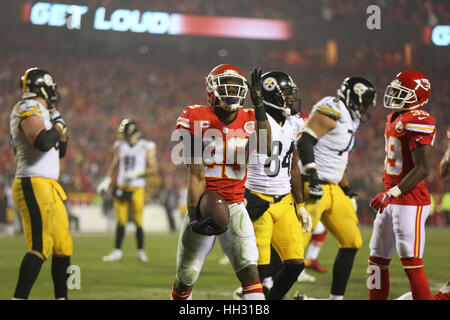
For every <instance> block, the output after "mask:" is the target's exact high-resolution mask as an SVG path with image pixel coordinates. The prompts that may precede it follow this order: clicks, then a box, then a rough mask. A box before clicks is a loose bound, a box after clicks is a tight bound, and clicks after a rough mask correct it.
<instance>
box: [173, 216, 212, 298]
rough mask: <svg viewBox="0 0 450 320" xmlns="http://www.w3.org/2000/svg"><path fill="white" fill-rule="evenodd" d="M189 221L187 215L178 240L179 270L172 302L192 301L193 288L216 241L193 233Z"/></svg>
mask: <svg viewBox="0 0 450 320" xmlns="http://www.w3.org/2000/svg"><path fill="white" fill-rule="evenodd" d="M189 221H190V220H189V216H188V215H186V216H185V217H184V221H183V224H182V226H181V229H180V235H179V238H178V246H177V268H176V278H175V282H174V284H173V287H172V295H171V299H172V300H192V287H193V286H194V284H195V282H196V281H197V279H198V276H199V275H200V271H201V270H202V267H203V263H204V262H205V259H206V257H207V256H208V254H209V253H210V252H211V250H212V248H213V247H214V242H215V239H216V237H215V236H203V235H200V234H197V233H195V232H193V231H192V230H191V228H190V226H189Z"/></svg>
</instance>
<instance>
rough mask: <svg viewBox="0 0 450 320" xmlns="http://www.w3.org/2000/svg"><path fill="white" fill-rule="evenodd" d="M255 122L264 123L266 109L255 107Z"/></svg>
mask: <svg viewBox="0 0 450 320" xmlns="http://www.w3.org/2000/svg"><path fill="white" fill-rule="evenodd" d="M255 120H256V121H266V120H267V114H266V109H265V108H264V107H256V108H255Z"/></svg>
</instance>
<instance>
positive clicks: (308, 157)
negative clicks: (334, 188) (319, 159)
mask: <svg viewBox="0 0 450 320" xmlns="http://www.w3.org/2000/svg"><path fill="white" fill-rule="evenodd" d="M336 125H337V121H336V119H335V118H333V117H331V116H329V115H327V114H324V113H322V112H320V111H316V112H313V114H312V115H311V117H310V118H309V119H308V121H307V122H306V125H305V128H304V130H303V133H302V136H301V138H300V140H299V141H298V143H297V151H298V155H299V157H300V160H301V161H302V165H303V172H305V173H306V175H307V177H308V182H309V187H308V194H309V196H310V198H311V199H320V198H321V197H322V194H323V190H322V187H321V185H320V183H319V177H318V175H317V168H316V163H315V162H314V146H315V145H316V143H317V142H318V141H319V139H320V138H321V137H323V136H324V135H325V134H326V133H327V132H329V131H331V130H333V129H334V128H336Z"/></svg>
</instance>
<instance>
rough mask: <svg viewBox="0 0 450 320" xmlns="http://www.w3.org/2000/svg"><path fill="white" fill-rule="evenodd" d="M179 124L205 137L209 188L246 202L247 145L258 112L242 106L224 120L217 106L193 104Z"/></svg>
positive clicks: (179, 118) (184, 111)
mask: <svg viewBox="0 0 450 320" xmlns="http://www.w3.org/2000/svg"><path fill="white" fill-rule="evenodd" d="M176 128H177V129H184V130H187V131H188V132H189V133H191V134H192V135H194V136H196V137H202V141H203V150H204V151H203V161H204V163H205V180H206V189H205V190H211V191H215V192H217V193H219V194H220V195H222V196H223V197H224V198H225V200H226V201H227V202H229V203H233V202H243V201H244V191H245V186H244V184H245V180H246V178H247V165H246V159H245V148H246V146H247V144H248V142H249V137H250V135H251V134H252V133H253V132H254V131H255V112H254V111H253V110H252V109H239V110H238V112H237V115H236V118H235V119H234V120H233V121H232V122H231V123H229V124H224V123H223V122H221V121H220V120H219V118H218V117H217V115H216V113H215V112H214V109H213V108H211V107H208V106H200V105H193V106H189V107H187V108H185V109H184V110H183V112H182V113H181V115H180V116H179V117H178V120H177V126H176ZM211 136H214V137H215V138H211ZM216 137H217V138H216Z"/></svg>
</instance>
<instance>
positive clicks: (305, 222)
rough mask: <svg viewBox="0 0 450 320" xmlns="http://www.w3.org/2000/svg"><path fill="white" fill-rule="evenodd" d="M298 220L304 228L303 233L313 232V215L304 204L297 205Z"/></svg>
mask: <svg viewBox="0 0 450 320" xmlns="http://www.w3.org/2000/svg"><path fill="white" fill-rule="evenodd" d="M296 206H297V214H298V219H299V220H300V223H301V224H302V227H303V232H304V233H308V232H311V230H312V218H311V214H310V213H309V212H308V210H306V208H305V204H304V203H297V205H296Z"/></svg>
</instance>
